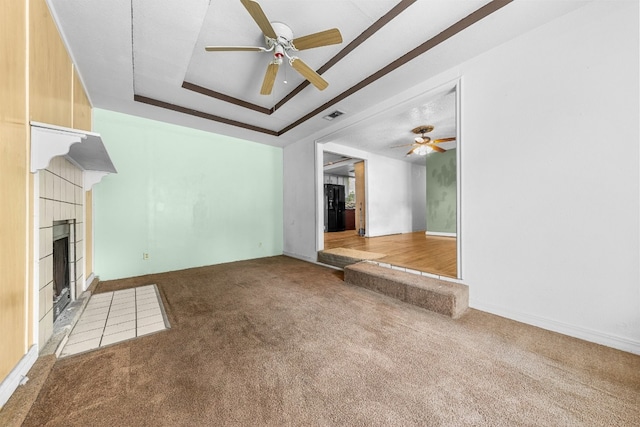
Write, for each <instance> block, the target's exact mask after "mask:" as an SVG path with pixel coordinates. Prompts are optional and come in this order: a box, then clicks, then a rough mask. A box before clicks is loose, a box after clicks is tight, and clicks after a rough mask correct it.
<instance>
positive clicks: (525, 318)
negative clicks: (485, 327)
mask: <svg viewBox="0 0 640 427" xmlns="http://www.w3.org/2000/svg"><path fill="white" fill-rule="evenodd" d="M469 307H471V308H475V309H476V310H481V311H486V312H487V313H491V314H495V315H497V316H501V317H506V318H508V319H512V320H515V321H518V322H522V323H526V324H528V325H533V326H537V327H539V328H542V329H546V330H549V331H553V332H558V333H560V334H563V335H568V336H570V337H574V338H578V339H581V340H585V341H589V342H593V343H596V344H601V345H604V346H607V347H611V348H615V349H617V350H622V351H626V352H628V353H633V354H640V342H638V341H634V340H630V339H628V338H622V337H618V336H615V335H610V334H604V333H602V332H599V331H594V330H591V329H586V328H583V327H580V326H575V325H570V324H567V323H563V322H558V321H556V320H550V319H546V318H543V317H538V316H534V315H531V314H526V313H520V312H516V311H512V310H508V309H505V308H503V307H499V306H495V305H492V304H477V303H476V302H475V301H473V300H472V299H471V300H469Z"/></svg>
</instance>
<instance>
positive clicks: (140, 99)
mask: <svg viewBox="0 0 640 427" xmlns="http://www.w3.org/2000/svg"><path fill="white" fill-rule="evenodd" d="M133 100H134V101H137V102H142V103H143V104H148V105H153V106H154V107H160V108H165V109H167V110H172V111H177V112H178V113H184V114H189V115H191V116H195V117H200V118H203V119H207V120H211V121H214V122H219V123H224V124H227V125H231V126H237V127H241V128H244V129H248V130H252V131H255V132H260V133H266V134H267V135H273V136H278V132H277V131H275V130H271V129H266V128H262V127H259V126H253V125H250V124H248V123H243V122H239V121H237V120H231V119H226V118H224V117H220V116H216V115H214V114H209V113H204V112H202V111H198V110H194V109H193V108H187V107H181V106H179V105H175V104H171V103H169V102H164V101H160V100H157V99H153V98H149V97H146V96H142V95H133Z"/></svg>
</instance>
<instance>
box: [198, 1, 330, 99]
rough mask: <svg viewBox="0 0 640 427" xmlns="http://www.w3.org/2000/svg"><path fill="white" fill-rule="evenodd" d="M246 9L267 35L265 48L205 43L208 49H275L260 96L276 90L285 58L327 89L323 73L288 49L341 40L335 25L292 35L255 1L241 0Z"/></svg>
mask: <svg viewBox="0 0 640 427" xmlns="http://www.w3.org/2000/svg"><path fill="white" fill-rule="evenodd" d="M240 2H241V3H242V5H243V6H244V7H245V9H247V12H249V14H250V15H251V17H252V18H253V20H254V21H255V22H256V24H258V27H260V30H262V33H263V34H264V40H265V44H266V47H260V46H206V47H205V50H206V51H208V52H273V59H272V60H271V61H270V62H269V64H268V65H267V71H266V73H265V75H264V80H263V81H262V87H261V89H260V94H261V95H269V94H271V91H272V90H273V85H274V83H275V81H276V76H277V74H278V69H279V67H280V64H282V62H283V59H284V58H285V57H286V58H287V59H288V60H289V65H291V66H292V67H293V69H294V70H296V71H297V72H298V73H300V74H301V75H302V76H303V77H304V78H305V79H307V80H308V81H309V82H310V83H311V84H312V85H314V86H315V87H316V88H318V89H319V90H324V89H326V88H327V86H329V83H328V82H327V81H326V80H325V79H323V78H322V77H320V74H318V73H316V72H315V70H314V69H313V68H311V67H309V66H308V65H307V64H305V63H304V62H303V61H302V59H300V58H298V57H297V56H291V55H289V51H299V50H306V49H312V48H315V47H322V46H329V45H332V44H339V43H342V35H341V34H340V30H338V29H337V28H332V29H330V30H325V31H321V32H318V33H313V34H309V35H306V36H302V37H297V38H293V31H291V28H289V26H287V25H286V24H283V23H282V22H270V21H269V20H268V19H267V17H266V15H265V14H264V12H263V11H262V8H261V7H260V5H259V4H258V2H255V1H252V0H240Z"/></svg>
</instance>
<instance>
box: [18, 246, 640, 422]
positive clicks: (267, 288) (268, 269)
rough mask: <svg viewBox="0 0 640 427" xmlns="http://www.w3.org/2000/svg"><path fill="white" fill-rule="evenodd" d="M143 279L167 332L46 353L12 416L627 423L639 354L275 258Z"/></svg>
mask: <svg viewBox="0 0 640 427" xmlns="http://www.w3.org/2000/svg"><path fill="white" fill-rule="evenodd" d="M150 283H156V284H157V286H158V289H159V291H160V294H161V296H162V298H163V301H164V305H165V308H166V311H167V316H168V318H169V322H170V323H171V325H172V329H170V330H167V331H163V332H160V333H157V334H154V335H150V336H145V337H141V338H138V339H135V340H131V341H126V342H123V343H121V344H117V345H113V346H111V347H107V348H102V349H99V350H96V351H94V352H91V353H86V354H81V355H78V356H71V357H68V358H65V359H59V360H58V361H57V362H56V363H55V365H54V366H53V369H52V370H51V373H50V374H49V376H48V378H47V379H46V381H45V383H44V386H43V388H42V390H41V392H40V394H39V395H38V398H37V400H36V402H35V404H34V405H33V406H32V407H31V410H30V411H29V413H28V415H27V418H26V420H25V422H24V424H23V425H24V426H43V425H47V426H217V425H233V426H251V425H272V426H281V425H349V426H375V425H387V426H400V425H402V426H410V425H420V426H438V425H446V426H465V425H475V426H481V425H490V426H521V425H522V426H534V425H537V426H576V425H581V426H582V425H585V426H634V425H635V426H637V425H640V357H638V356H635V355H631V354H628V353H624V352H620V351H616V350H612V349H610V348H606V347H602V346H598V345H595V344H590V343H586V342H584V341H580V340H577V339H572V338H569V337H566V336H562V335H559V334H555V333H551V332H547V331H543V330H540V329H537V328H534V327H530V326H526V325H522V324H520V323H517V322H513V321H509V320H506V319H502V318H500V317H497V316H492V315H489V314H486V313H482V312H479V311H475V310H470V311H469V312H468V313H467V314H466V315H465V316H464V317H463V318H462V319H459V320H451V319H449V318H447V317H444V316H440V315H437V314H433V313H430V312H427V311H425V310H423V309H420V308H416V307H414V306H410V305H407V304H404V303H402V302H398V301H396V300H393V299H390V298H387V297H385V296H382V295H379V294H376V293H373V292H370V291H367V290H365V289H362V288H359V287H354V286H350V285H346V284H345V283H344V282H343V281H342V279H341V273H340V272H337V271H334V270H332V269H329V268H324V267H321V266H317V265H313V264H309V263H305V262H302V261H298V260H294V259H291V258H287V257H283V256H280V257H273V258H264V259H259V260H251V261H242V262H236V263H230V264H224V265H217V266H212V267H203V268H197V269H190V270H184V271H180V272H172V273H166V274H156V275H150V276H146V277H139V278H133V279H127V280H119V281H111V282H102V283H100V284H99V285H98V288H97V292H104V291H113V290H117V289H124V288H129V287H134V286H138V285H144V284H150Z"/></svg>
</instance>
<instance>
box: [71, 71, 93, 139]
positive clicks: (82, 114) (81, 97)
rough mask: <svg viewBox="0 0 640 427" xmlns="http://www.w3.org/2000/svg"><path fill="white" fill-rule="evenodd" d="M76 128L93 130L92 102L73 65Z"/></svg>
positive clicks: (74, 124)
mask: <svg viewBox="0 0 640 427" xmlns="http://www.w3.org/2000/svg"><path fill="white" fill-rule="evenodd" d="M72 127H73V128H74V129H82V130H91V103H89V98H87V94H86V92H85V90H84V87H83V86H82V81H80V78H79V77H78V72H77V71H76V69H75V67H73V126H72Z"/></svg>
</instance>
